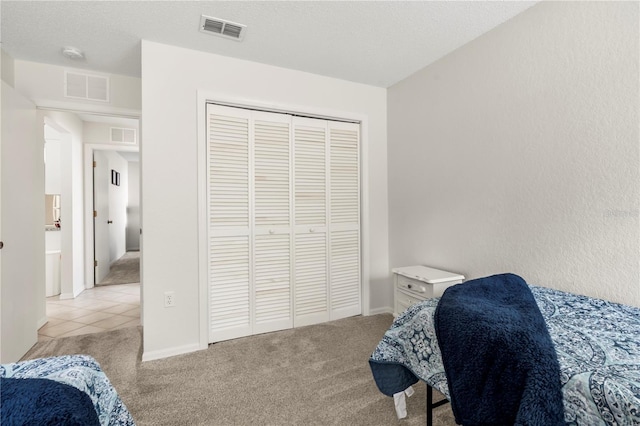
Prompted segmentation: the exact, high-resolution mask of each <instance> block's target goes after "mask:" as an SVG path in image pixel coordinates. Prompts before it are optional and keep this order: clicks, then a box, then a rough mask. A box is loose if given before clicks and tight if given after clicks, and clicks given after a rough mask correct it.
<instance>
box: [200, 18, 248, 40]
mask: <svg viewBox="0 0 640 426" xmlns="http://www.w3.org/2000/svg"><path fill="white" fill-rule="evenodd" d="M200 31H202V32H203V33H207V34H212V35H217V36H220V37H225V38H230V39H232V40H237V41H240V40H242V39H243V38H244V33H245V32H247V26H246V25H242V24H238V23H236V22H231V21H226V20H224V19H219V18H214V17H211V16H205V15H202V16H201V17H200Z"/></svg>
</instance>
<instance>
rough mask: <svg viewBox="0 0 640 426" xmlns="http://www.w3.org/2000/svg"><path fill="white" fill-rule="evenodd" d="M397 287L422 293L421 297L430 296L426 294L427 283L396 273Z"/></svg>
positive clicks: (428, 288) (428, 287) (427, 291)
mask: <svg viewBox="0 0 640 426" xmlns="http://www.w3.org/2000/svg"><path fill="white" fill-rule="evenodd" d="M398 289H400V290H406V291H411V292H413V293H418V294H420V295H422V297H425V296H426V297H431V296H430V295H429V294H428V293H429V292H430V291H429V290H430V286H429V284H427V283H424V282H422V281H418V280H414V279H413V278H409V277H405V276H404V275H398Z"/></svg>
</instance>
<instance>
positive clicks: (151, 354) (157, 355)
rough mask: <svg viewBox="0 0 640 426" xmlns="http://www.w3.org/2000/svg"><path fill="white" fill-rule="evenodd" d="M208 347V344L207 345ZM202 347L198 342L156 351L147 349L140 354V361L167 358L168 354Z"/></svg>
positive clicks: (171, 354)
mask: <svg viewBox="0 0 640 426" xmlns="http://www.w3.org/2000/svg"><path fill="white" fill-rule="evenodd" d="M207 347H208V346H207ZM202 349H206V348H202V347H200V345H199V344H198V343H194V344H192V345H185V346H178V347H176V348H168V349H160V350H157V351H148V352H144V353H143V354H142V362H146V361H153V360H156V359H162V358H169V357H170V356H176V355H182V354H188V353H190V352H196V351H199V350H202Z"/></svg>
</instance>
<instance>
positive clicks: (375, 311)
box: [369, 306, 393, 315]
mask: <svg viewBox="0 0 640 426" xmlns="http://www.w3.org/2000/svg"><path fill="white" fill-rule="evenodd" d="M392 313H393V308H392V307H391V306H383V307H382V308H373V309H369V315H378V314H392Z"/></svg>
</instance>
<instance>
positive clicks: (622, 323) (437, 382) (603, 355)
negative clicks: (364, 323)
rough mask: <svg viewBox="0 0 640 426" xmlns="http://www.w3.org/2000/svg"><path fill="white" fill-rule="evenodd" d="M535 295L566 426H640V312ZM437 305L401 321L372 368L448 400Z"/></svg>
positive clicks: (555, 294) (544, 292)
mask: <svg viewBox="0 0 640 426" xmlns="http://www.w3.org/2000/svg"><path fill="white" fill-rule="evenodd" d="M530 287H531V292H532V293H533V295H534V297H535V299H536V302H537V304H538V307H539V308H540V312H541V313H542V315H543V317H544V319H545V321H546V323H547V327H548V329H549V334H550V336H551V339H552V341H553V343H554V345H555V348H556V353H557V356H558V362H559V364H560V374H561V382H562V394H563V404H564V413H565V420H566V422H567V423H568V424H571V425H640V309H638V308H634V307H630V306H625V305H620V304H617V303H612V302H607V301H604V300H600V299H594V298H590V297H587V296H578V295H574V294H570V293H565V292H562V291H558V290H553V289H549V288H544V287H537V286H530ZM438 300H439V299H429V300H426V301H425V302H422V303H419V304H417V305H414V306H412V307H410V308H409V309H408V310H407V311H406V312H405V313H403V314H401V315H400V316H398V318H397V319H396V320H395V321H394V323H393V325H392V326H391V328H390V329H389V330H388V331H387V332H386V333H385V335H384V337H383V338H382V341H381V342H380V343H379V344H378V346H377V348H376V349H375V351H374V353H373V354H372V355H371V361H372V362H373V363H375V364H379V365H382V364H390V365H402V366H404V367H406V368H407V369H408V370H410V371H411V372H412V373H413V374H414V375H415V376H416V377H417V378H419V379H421V380H423V381H425V382H426V383H427V384H429V385H430V386H432V387H433V388H435V389H438V390H439V391H440V392H442V393H443V394H444V395H445V396H446V397H447V398H449V389H448V385H447V380H446V376H445V372H444V367H443V365H442V357H441V353H440V348H439V347H438V340H437V338H436V335H435V328H434V324H433V315H434V311H435V309H436V306H437V304H438ZM410 384H411V383H408V385H410Z"/></svg>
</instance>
